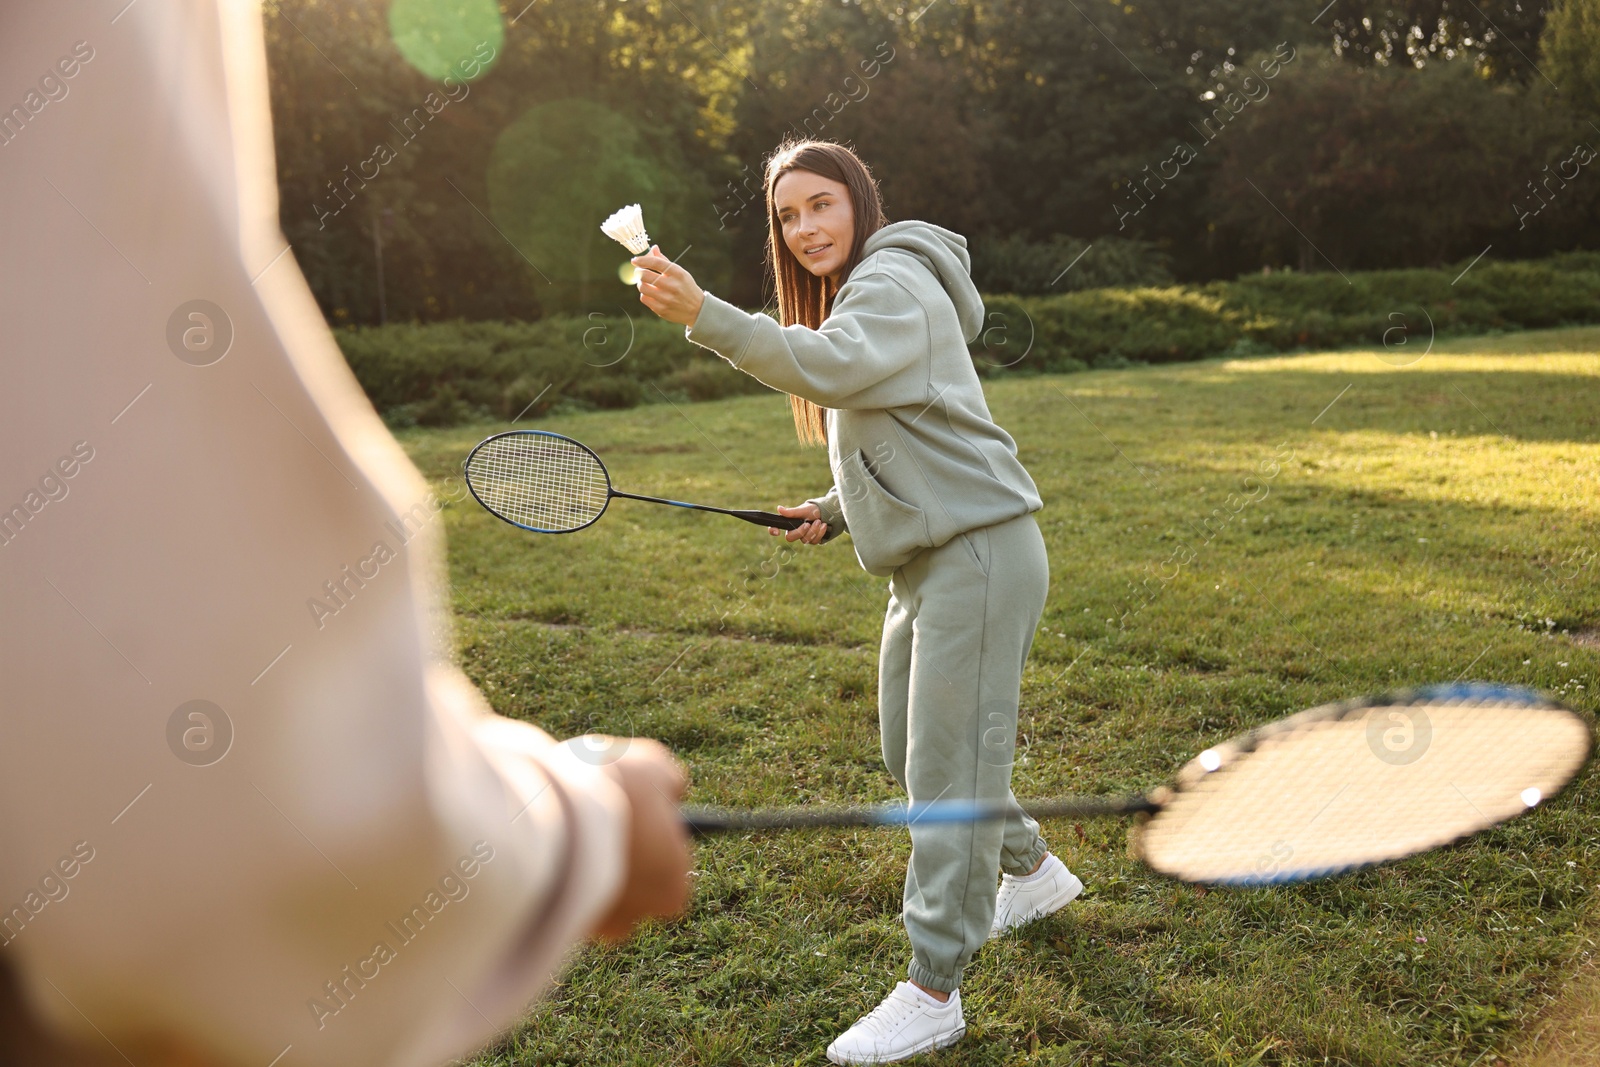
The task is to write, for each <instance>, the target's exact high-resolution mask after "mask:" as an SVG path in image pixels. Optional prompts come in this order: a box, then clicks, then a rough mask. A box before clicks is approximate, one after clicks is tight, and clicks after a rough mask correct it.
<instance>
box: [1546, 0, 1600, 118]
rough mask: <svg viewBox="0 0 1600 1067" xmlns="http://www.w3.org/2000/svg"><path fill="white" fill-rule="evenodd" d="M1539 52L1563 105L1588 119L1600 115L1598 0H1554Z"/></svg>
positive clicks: (1599, 19) (1599, 9) (1599, 4)
mask: <svg viewBox="0 0 1600 1067" xmlns="http://www.w3.org/2000/svg"><path fill="white" fill-rule="evenodd" d="M1539 52H1540V54H1541V55H1542V56H1543V57H1544V62H1543V66H1544V71H1545V73H1546V74H1548V75H1549V76H1550V79H1551V80H1552V81H1554V82H1555V83H1556V84H1557V85H1558V86H1560V87H1561V94H1562V97H1563V98H1564V99H1565V100H1566V101H1567V103H1568V104H1569V105H1570V106H1571V107H1572V108H1573V109H1575V110H1576V111H1578V112H1580V113H1584V114H1587V115H1589V116H1590V117H1591V118H1593V117H1596V116H1600V0H1557V4H1556V7H1555V10H1553V11H1551V12H1550V17H1549V18H1548V19H1547V20H1546V21H1545V27H1544V34H1543V36H1541V37H1540V38H1539Z"/></svg>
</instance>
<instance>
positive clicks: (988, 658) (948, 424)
mask: <svg viewBox="0 0 1600 1067" xmlns="http://www.w3.org/2000/svg"><path fill="white" fill-rule="evenodd" d="M765 185H766V199H767V218H768V243H767V258H768V262H770V263H771V264H772V265H773V275H774V281H775V282H776V287H777V293H778V304H779V308H780V312H781V314H782V318H783V323H784V325H781V326H780V325H779V324H778V323H776V322H774V321H773V320H772V319H770V318H768V317H767V316H765V315H758V314H749V313H747V312H744V311H741V310H740V309H739V308H737V307H734V306H733V305H732V304H729V303H728V302H726V301H724V300H721V299H719V298H718V297H716V296H713V295H712V294H710V293H707V292H705V291H704V290H702V289H701V288H700V287H699V286H698V285H697V284H695V281H694V279H693V278H692V277H691V276H690V275H689V273H688V272H687V271H686V270H684V269H683V268H682V267H681V266H678V265H676V264H673V263H671V262H670V261H669V260H667V259H666V257H664V256H662V255H661V254H660V253H659V250H658V249H657V248H655V247H654V246H652V247H651V249H650V251H649V252H647V253H645V254H644V255H640V256H637V257H635V258H634V260H633V262H634V264H635V265H636V266H637V267H638V268H639V279H638V282H637V285H638V288H639V293H640V300H642V301H643V302H644V304H645V305H646V306H647V307H649V308H650V309H651V310H652V311H654V312H655V313H656V314H657V315H659V316H660V317H662V318H664V319H667V320H668V321H671V322H678V323H682V324H683V325H684V326H686V327H688V329H687V330H686V331H685V336H687V337H688V339H689V340H691V341H694V342H695V343H696V344H699V345H702V346H704V347H706V348H710V349H712V350H714V351H716V352H718V353H720V354H721V355H722V356H723V357H724V358H725V359H727V360H728V361H729V362H730V363H732V364H733V365H734V366H735V367H737V368H739V369H740V370H742V371H744V372H746V373H747V374H750V375H752V376H754V377H755V378H757V379H759V380H760V381H762V382H764V383H765V384H767V385H769V386H771V387H773V388H775V389H780V390H782V391H784V392H786V393H788V394H789V398H790V405H791V408H792V409H793V413H794V420H795V426H796V429H797V431H798V433H799V436H800V439H801V441H802V442H806V443H819V444H821V443H825V444H826V445H827V448H828V462H829V466H830V467H831V468H832V472H833V479H834V484H833V487H832V489H830V490H829V491H828V493H826V494H825V495H823V496H820V497H818V498H815V499H812V500H808V501H806V502H805V503H804V504H802V505H800V506H798V507H794V508H780V509H779V510H780V511H781V512H782V513H783V514H785V515H788V516H796V517H800V518H805V519H807V520H809V521H807V522H806V523H805V524H804V525H802V526H800V527H799V528H798V529H795V530H792V531H789V533H788V537H789V539H790V540H802V541H804V542H806V543H807V544H820V543H822V542H823V541H826V540H831V539H832V538H833V537H834V536H836V535H837V534H838V533H840V532H843V531H848V532H849V534H850V538H851V542H852V543H853V545H854V547H855V551H856V556H857V558H858V559H859V560H860V562H861V566H862V567H863V568H864V569H865V570H866V571H867V572H868V573H869V574H874V575H878V576H880V577H887V578H888V579H889V607H888V612H887V615H886V617H885V619H884V625H883V643H882V647H881V653H880V659H879V664H878V667H879V676H878V715H879V724H880V727H881V730H882V738H883V757H884V762H885V763H886V764H887V765H888V768H889V772H890V773H891V774H892V775H893V776H894V778H895V780H896V781H897V782H899V783H900V785H901V786H902V787H903V788H904V789H905V790H906V792H907V794H908V797H909V799H910V800H911V801H914V802H916V801H929V800H935V799H947V800H961V799H973V800H984V799H999V800H1003V799H1005V798H1011V800H1012V804H1013V807H1015V798H1012V797H1011V766H1012V755H1013V750H1014V745H1015V740H1016V730H1017V704H1018V698H1019V692H1020V688H1021V678H1022V666H1023V663H1024V661H1025V660H1026V659H1027V656H1028V649H1029V646H1030V645H1031V643H1032V640H1033V634H1034V631H1035V629H1036V628H1037V627H1038V625H1039V616H1040V614H1041V612H1042V611H1043V609H1044V601H1045V594H1046V591H1047V589H1048V585H1049V563H1048V560H1047V559H1046V557H1045V547H1044V539H1043V538H1042V537H1041V535H1040V533H1039V527H1038V524H1037V523H1036V522H1035V521H1034V518H1033V512H1035V511H1037V510H1038V509H1039V507H1040V506H1041V505H1040V500H1039V494H1038V491H1037V489H1035V487H1034V484H1033V479H1032V478H1030V477H1029V476H1028V472H1027V471H1026V470H1024V469H1023V467H1022V464H1021V463H1019V462H1018V460H1017V452H1016V445H1015V443H1014V442H1013V441H1012V439H1011V437H1010V436H1009V435H1008V434H1007V433H1006V432H1005V431H1004V430H1003V429H1001V428H1000V427H999V426H997V425H996V424H995V423H994V421H993V419H992V418H991V417H990V415H989V408H988V405H987V404H986V403H985V401H984V396H983V390H982V388H981V387H980V385H979V382H978V376H977V374H976V372H975V371H974V370H973V366H972V358H971V356H970V355H969V354H968V351H967V342H968V341H970V340H972V339H974V338H975V337H976V336H977V335H978V332H979V331H980V329H981V328H982V324H983V314H984V312H983V301H982V299H981V298H980V297H979V295H978V291H977V289H976V287H975V286H974V285H973V283H972V279H971V277H970V275H969V267H970V259H969V257H968V254H967V248H966V239H965V238H963V237H962V236H961V235H959V234H956V233H952V232H951V231H949V230H946V229H944V228H943V227H940V226H936V225H933V224H931V223H927V222H919V221H916V220H906V221H902V222H895V223H890V222H888V221H887V219H886V218H885V217H884V213H883V206H882V202H881V200H880V198H879V193H878V188H877V184H876V182H875V181H874V179H873V178H872V177H871V175H870V174H869V172H868V170H867V168H866V166H865V165H864V164H863V163H862V162H861V160H860V159H859V158H858V157H857V156H856V155H855V153H854V152H852V151H851V150H850V149H848V148H846V147H844V146H842V145H838V144H834V143H831V142H826V141H809V140H808V141H788V142H786V143H784V144H782V145H780V146H779V148H778V150H777V151H776V152H775V153H774V154H773V156H772V157H771V158H770V159H769V161H768V163H767V167H766V183H765ZM772 532H773V533H778V532H780V531H777V530H773V531H772ZM911 842H912V853H911V862H910V868H909V870H908V871H907V874H906V883H905V897H904V903H905V911H904V919H905V926H906V932H907V934H908V935H909V937H910V940H911V948H912V954H911V964H910V968H909V970H910V974H909V977H910V981H909V982H902V983H900V984H898V985H897V986H896V987H895V989H894V990H893V991H892V992H891V993H889V995H888V996H887V997H886V998H885V999H884V1001H883V1002H882V1003H881V1004H880V1005H879V1006H878V1007H877V1008H876V1009H875V1010H873V1011H872V1012H871V1013H870V1014H868V1015H866V1016H865V1017H863V1018H862V1019H861V1020H859V1021H858V1022H857V1023H856V1024H855V1025H854V1026H852V1027H851V1028H850V1029H849V1030H848V1031H847V1032H846V1033H844V1034H843V1035H841V1036H840V1037H839V1038H838V1039H837V1040H835V1041H834V1042H833V1043H832V1044H831V1045H830V1046H829V1047H828V1057H829V1058H830V1059H831V1060H833V1061H834V1062H836V1063H883V1062H889V1061H892V1060H899V1059H903V1058H905V1057H908V1056H912V1055H915V1054H917V1053H919V1052H924V1051H927V1050H929V1049H934V1048H940V1047H943V1046H945V1045H949V1044H951V1043H953V1042H955V1041H956V1040H957V1039H959V1038H960V1037H961V1035H962V1034H963V1033H964V1032H965V1029H966V1024H965V1020H964V1018H963V1016H962V1012H961V997H960V993H959V987H960V983H961V974H962V971H963V969H964V968H965V967H966V965H967V963H968V961H970V960H971V959H972V956H973V954H974V953H975V952H976V951H977V949H978V947H979V945H981V944H982V943H983V942H984V941H985V940H986V939H987V938H988V937H990V936H992V935H994V934H998V933H1001V932H1003V931H1005V930H1007V929H1010V928H1011V927H1013V926H1018V925H1020V924H1022V923H1024V922H1027V921H1029V920H1031V919H1034V918H1037V917H1039V916H1041V915H1045V914H1048V913H1050V912H1052V911H1055V910H1056V909H1058V908H1060V907H1062V906H1063V905H1065V904H1066V903H1067V902H1068V901H1070V900H1072V899H1073V897H1075V896H1077V895H1078V893H1079V892H1080V891H1081V890H1082V888H1083V886H1082V883H1081V882H1080V881H1079V880H1078V879H1077V878H1076V877H1074V876H1073V874H1072V872H1071V871H1069V870H1068V869H1067V868H1066V866H1065V865H1064V864H1063V863H1062V862H1061V861H1060V860H1059V859H1057V858H1056V857H1054V856H1052V855H1051V854H1050V853H1049V851H1048V850H1047V848H1046V846H1045V842H1044V839H1043V838H1042V837H1041V836H1040V834H1039V827H1038V824H1037V823H1036V822H1035V821H1034V820H1033V819H1031V818H1029V817H1028V816H1027V815H1026V814H1024V813H1023V811H1022V810H1021V808H1016V809H1015V813H1014V815H1013V816H1012V817H1011V818H1008V819H1006V820H1005V821H1004V822H999V821H990V822H977V823H969V824H965V825H949V824H946V825H939V826H919V825H917V824H915V823H913V824H912V826H911ZM1002 872H1003V877H1002V879H1001V886H1000V888H999V892H998V897H997V894H996V886H995V875H996V874H997V873H1002Z"/></svg>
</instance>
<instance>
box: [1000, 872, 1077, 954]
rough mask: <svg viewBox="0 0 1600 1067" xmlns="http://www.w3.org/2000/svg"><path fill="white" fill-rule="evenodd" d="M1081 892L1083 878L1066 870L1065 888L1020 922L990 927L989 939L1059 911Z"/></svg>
mask: <svg viewBox="0 0 1600 1067" xmlns="http://www.w3.org/2000/svg"><path fill="white" fill-rule="evenodd" d="M1082 892H1083V879H1081V878H1079V877H1078V876H1077V875H1075V874H1073V873H1072V872H1071V871H1068V872H1067V887H1066V888H1065V889H1063V890H1062V891H1061V892H1059V893H1057V894H1056V895H1055V896H1053V897H1051V898H1050V899H1049V900H1048V901H1046V902H1045V905H1044V907H1042V908H1040V909H1039V910H1038V911H1036V912H1034V914H1032V915H1031V916H1029V917H1028V918H1026V919H1024V920H1022V921H1021V922H1018V923H1012V924H1011V925H1010V926H1005V927H1001V928H999V929H995V928H990V930H989V940H991V941H992V940H994V939H995V938H997V937H999V936H1000V935H1001V934H1003V933H1006V932H1008V931H1011V930H1015V929H1017V928H1018V927H1021V926H1027V925H1028V924H1029V923H1031V922H1036V921H1038V920H1039V919H1042V918H1044V917H1045V916H1046V915H1054V914H1055V913H1056V912H1058V911H1060V910H1061V909H1062V908H1064V907H1066V906H1067V905H1068V904H1071V903H1072V902H1073V901H1074V900H1077V899H1078V894H1079V893H1082Z"/></svg>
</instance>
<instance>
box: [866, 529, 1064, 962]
mask: <svg viewBox="0 0 1600 1067" xmlns="http://www.w3.org/2000/svg"><path fill="white" fill-rule="evenodd" d="M1049 584H1050V564H1049V560H1048V559H1047V558H1046V556H1045V548H1044V538H1043V537H1042V536H1041V535H1040V533H1039V526H1038V524H1037V523H1036V522H1035V521H1034V518H1033V516H1032V515H1023V516H1020V517H1019V518H1015V519H1011V520H1008V521H1006V522H1002V523H997V524H996V525H994V526H987V527H983V528H980V529H976V530H969V531H967V532H966V533H964V534H958V535H956V536H955V537H952V538H951V539H950V540H949V541H947V542H945V543H944V544H943V545H940V546H939V547H938V548H930V549H926V550H924V551H922V552H920V553H919V554H918V555H917V556H916V557H915V558H913V559H912V560H911V561H910V562H908V563H906V564H905V565H903V566H902V567H900V568H899V569H898V570H896V571H895V572H894V574H893V575H892V576H891V577H890V579H889V610H888V613H887V614H886V616H885V618H884V622H883V645H882V649H881V652H880V658H879V668H878V671H879V673H878V722H879V726H880V728H881V729H882V732H883V759H884V763H885V764H887V765H888V768H889V773H890V774H892V775H894V778H895V780H896V781H897V782H899V783H900V785H901V787H902V788H904V789H905V791H906V794H907V796H908V797H909V799H910V800H911V801H913V802H921V801H928V800H997V799H1003V798H1010V800H1011V802H1012V805H1013V807H1015V809H1016V810H1015V811H1014V813H1013V815H1012V817H1011V818H1009V819H1006V820H1005V821H1004V822H1001V821H999V820H990V821H988V822H979V823H966V824H957V823H946V824H927V825H918V824H916V823H913V824H912V826H911V863H910V866H909V868H908V870H907V871H906V884H905V897H904V901H905V926H906V933H907V934H908V935H909V936H910V938H911V967H910V975H911V978H912V980H913V981H916V982H918V983H920V984H922V985H924V986H926V987H928V988H929V989H938V990H951V989H955V988H957V987H958V986H959V985H960V984H961V972H962V970H963V969H964V968H965V967H966V965H967V963H968V962H969V961H970V960H971V959H972V955H973V953H975V952H976V951H977V950H978V947H979V946H980V945H982V944H983V942H984V940H985V939H986V938H987V937H988V936H989V926H990V924H991V923H992V922H993V920H994V905H995V893H996V890H997V888H998V886H997V885H996V883H997V881H998V878H999V872H1000V871H1002V870H1003V871H1006V872H1007V873H1010V874H1025V873H1027V872H1028V871H1030V870H1032V869H1033V868H1034V867H1035V866H1036V865H1037V864H1038V862H1039V860H1040V859H1041V858H1042V857H1043V856H1044V854H1045V852H1046V851H1047V849H1046V846H1045V842H1044V838H1042V837H1040V836H1039V824H1038V823H1036V822H1035V821H1034V820H1033V819H1032V818H1030V817H1029V816H1028V815H1027V814H1026V813H1024V812H1023V810H1022V809H1021V808H1020V807H1016V798H1015V797H1014V796H1013V795H1012V793H1011V767H1012V762H1013V758H1014V755H1015V752H1016V735H1017V702H1018V697H1019V695H1020V690H1021V686H1022V665H1023V663H1024V662H1025V661H1026V660H1027V658H1028V649H1029V648H1030V647H1031V646H1032V644H1033V634H1034V631H1035V630H1036V629H1037V628H1038V625H1039V616H1040V614H1041V613H1042V612H1043V611H1044V601H1045V595H1046V593H1047V591H1048V589H1049Z"/></svg>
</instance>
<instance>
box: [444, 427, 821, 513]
mask: <svg viewBox="0 0 1600 1067" xmlns="http://www.w3.org/2000/svg"><path fill="white" fill-rule="evenodd" d="M464 469H465V474H466V479H467V488H468V489H470V490H471V491H472V496H473V498H474V499H475V500H477V502H478V503H480V504H482V505H483V506H484V509H485V510H487V511H488V512H489V514H491V515H493V516H494V517H495V518H497V519H501V520H504V521H505V522H509V523H510V524H511V525H513V526H516V527H518V528H520V529H523V530H532V531H533V532H534V533H571V532H573V531H574V530H581V529H583V528H584V527H586V526H590V525H592V524H593V523H594V522H595V521H596V520H598V519H599V518H600V516H601V515H603V514H605V510H606V507H607V505H609V504H610V503H611V498H612V497H618V496H620V497H626V498H627V499H629V500H643V501H646V502H648V503H651V504H667V505H669V506H671V507H675V508H691V509H693V510H695V511H713V512H716V513H717V514H718V515H732V516H733V517H734V518H736V519H743V520H744V521H745V522H751V523H755V524H756V525H757V526H772V527H776V528H777V529H780V530H793V529H797V528H798V527H799V526H801V525H802V524H804V523H805V522H807V521H808V520H806V519H800V518H793V517H790V516H788V515H774V514H773V513H772V512H770V511H738V510H735V509H732V508H715V507H712V506H711V505H709V504H689V503H686V502H684V501H682V500H666V499H663V498H662V497H658V496H640V495H639V494H638V493H624V492H623V491H622V490H620V489H617V488H614V487H613V486H612V484H611V475H610V474H609V473H608V472H607V471H606V465H605V464H604V463H602V462H600V457H599V456H597V455H596V454H595V453H594V450H593V449H591V448H589V447H588V446H587V445H585V444H583V443H581V442H579V441H574V440H573V439H572V438H570V437H565V436H563V435H561V434H558V433H551V432H549V431H547V430H509V431H507V432H505V433H497V434H495V435H494V436H493V437H488V438H485V439H484V440H482V441H480V442H478V444H477V447H475V448H473V450H472V452H471V453H470V454H469V455H468V456H467V460H466V463H465V464H464Z"/></svg>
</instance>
